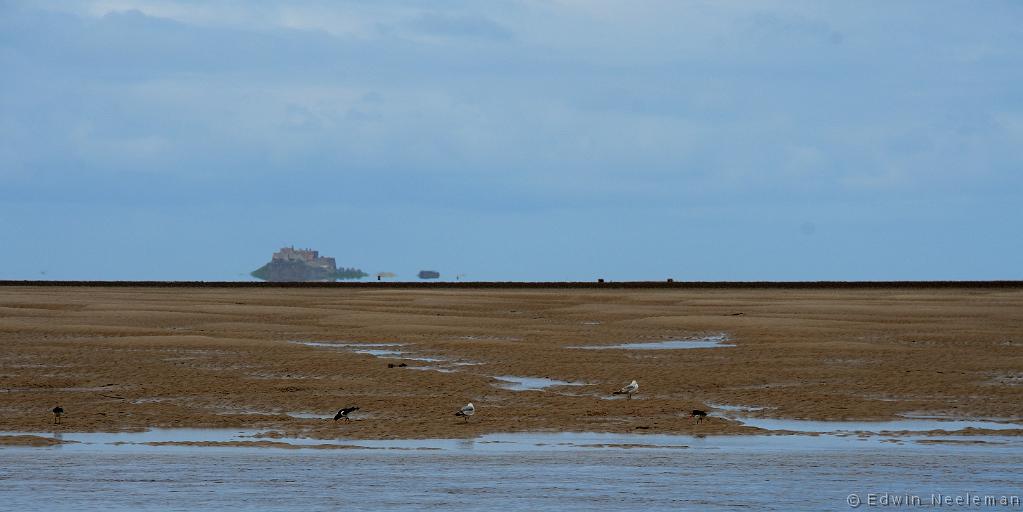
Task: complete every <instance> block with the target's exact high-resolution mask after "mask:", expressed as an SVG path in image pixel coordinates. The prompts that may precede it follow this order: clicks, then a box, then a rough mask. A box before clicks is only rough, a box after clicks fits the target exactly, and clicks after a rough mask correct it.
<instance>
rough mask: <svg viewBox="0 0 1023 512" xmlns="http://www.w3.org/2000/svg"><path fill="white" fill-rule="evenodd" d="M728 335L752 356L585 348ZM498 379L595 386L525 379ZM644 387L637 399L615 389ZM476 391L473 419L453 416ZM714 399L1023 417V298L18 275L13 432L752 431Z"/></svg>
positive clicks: (12, 317)
mask: <svg viewBox="0 0 1023 512" xmlns="http://www.w3.org/2000/svg"><path fill="white" fill-rule="evenodd" d="M736 313H742V315H736ZM721 335H723V336H725V337H726V338H727V340H728V341H727V343H729V344H733V345H735V346H733V347H726V348H707V349H692V350H644V351H638V350H635V351H634V350H583V349H578V348H572V347H577V346H581V345H612V344H619V343H623V342H632V341H637V342H639V341H643V342H650V341H661V340H670V339H684V338H697V337H703V336H721ZM296 341H311V342H322V343H378V344H379V343H393V344H402V345H400V346H391V347H367V348H368V349H370V350H390V351H400V352H403V353H404V355H405V356H407V357H419V358H427V359H441V361H422V360H412V359H409V360H401V359H384V358H380V357H377V356H374V355H372V354H360V353H355V352H353V350H352V348H351V347H330V346H308V345H303V344H299V343H295V342H296ZM401 362H405V363H406V364H408V365H410V367H407V368H388V367H387V365H388V363H394V364H398V363H401ZM470 363H478V364H470ZM422 367H431V368H434V367H436V368H439V369H441V370H445V371H436V370H431V369H422ZM417 368H419V369H417ZM495 376H518V377H544V378H550V379H556V380H560V381H566V382H571V383H573V384H577V385H572V386H561V387H553V388H548V389H546V390H544V391H514V390H511V389H506V388H504V387H500V386H501V385H502V384H504V385H507V384H508V383H507V382H504V383H502V382H501V381H498V380H495V379H494V377H495ZM632 379H636V380H638V381H639V383H640V386H641V388H640V393H639V394H638V395H637V396H636V397H635V399H633V400H624V399H609V398H610V395H609V392H610V391H612V390H614V389H617V388H619V387H621V386H623V385H625V384H627V383H628V382H629V381H630V380H632ZM470 400H471V401H473V402H474V403H475V404H476V406H477V410H478V413H477V415H476V416H475V417H474V418H472V420H471V421H470V422H469V423H463V421H462V420H461V419H459V418H455V417H454V416H453V415H452V414H453V412H454V411H455V410H457V408H458V407H460V406H461V405H463V404H464V403H465V402H467V401H470ZM58 403H59V404H61V405H62V406H63V407H64V408H65V409H66V410H67V414H66V415H65V417H64V424H63V425H60V426H53V425H51V424H50V423H51V421H52V417H51V416H50V414H49V410H50V409H51V408H52V407H53V406H54V405H56V404H58ZM713 404H724V405H741V406H755V407H765V408H766V409H764V410H761V411H759V412H755V413H752V414H759V415H763V416H769V417H783V418H785V417H787V418H805V419H818V420H825V419H835V420H839V419H840V420H854V419H893V418H896V417H897V416H898V415H899V414H907V413H918V414H932V415H943V416H950V417H956V418H1017V419H1018V418H1021V417H1023V289H1020V288H1011V287H1008V288H935V289H926V288H888V289H884V288H877V289H833V290H829V289H765V288H758V289H690V290H686V289H542V288H531V289H521V290H516V289H470V288H464V289H399V288H395V289H372V288H358V289H357V288H310V289H304V288H210V287H207V288H199V287H196V288H188V287H181V288H147V287H139V288H129V287H96V288H89V287H31V286H26V287H17V286H4V287H0V411H2V413H0V430H2V431H36V432H37V431H47V430H50V429H55V430H58V431H118V430H132V429H145V428H149V427H231V428H260V429H270V430H273V431H277V432H280V433H283V434H286V435H287V434H295V433H305V434H307V435H310V436H312V437H320V438H324V439H329V438H332V437H338V436H344V437H354V438H391V437H394V438H406V437H413V438H423V437H468V436H476V435H479V434H483V433H489V432H509V431H520V430H573V431H606V432H650V433H654V432H658V433H728V432H733V433H743V432H752V431H753V430H752V429H747V428H744V427H741V426H739V425H738V424H737V423H735V422H730V421H728V420H725V419H722V418H714V417H712V418H708V420H707V421H705V422H704V423H703V424H701V425H694V424H693V423H692V422H691V421H690V420H689V419H688V418H687V417H685V415H684V412H685V411H687V410H690V409H693V408H700V409H705V410H713V409H714V405H713ZM346 405H358V406H359V407H360V408H361V410H360V411H358V413H357V414H356V415H354V416H353V417H354V418H355V421H352V422H351V423H334V422H333V421H331V420H330V418H331V417H332V416H333V413H334V412H336V411H337V409H338V408H340V407H341V406H346ZM289 413H290V415H289ZM317 416H319V417H317Z"/></svg>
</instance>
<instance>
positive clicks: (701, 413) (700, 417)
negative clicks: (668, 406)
mask: <svg viewBox="0 0 1023 512" xmlns="http://www.w3.org/2000/svg"><path fill="white" fill-rule="evenodd" d="M689 417H690V418H696V422H697V423H701V422H702V421H703V418H706V417H707V411H701V410H699V409H693V412H691V413H689Z"/></svg>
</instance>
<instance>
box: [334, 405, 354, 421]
mask: <svg viewBox="0 0 1023 512" xmlns="http://www.w3.org/2000/svg"><path fill="white" fill-rule="evenodd" d="M358 410H359V408H358V407H345V408H344V409H341V410H340V411H338V412H337V414H336V415H335V416H334V421H337V420H340V419H344V420H345V421H352V419H351V418H349V417H348V415H349V414H351V413H352V412H355V411H358Z"/></svg>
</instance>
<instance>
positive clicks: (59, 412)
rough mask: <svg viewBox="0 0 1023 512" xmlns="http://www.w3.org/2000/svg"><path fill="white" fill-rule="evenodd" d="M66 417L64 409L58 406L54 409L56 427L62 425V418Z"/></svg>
mask: <svg viewBox="0 0 1023 512" xmlns="http://www.w3.org/2000/svg"><path fill="white" fill-rule="evenodd" d="M63 415H64V408H63V407H61V406H59V405H58V406H57V407H54V408H53V423H54V424H55V425H56V424H58V423H60V417H61V416H63Z"/></svg>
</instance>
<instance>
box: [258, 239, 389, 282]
mask: <svg viewBox="0 0 1023 512" xmlns="http://www.w3.org/2000/svg"><path fill="white" fill-rule="evenodd" d="M251 275H252V277H255V278H257V279H262V280H264V281H271V282H305V281H334V280H337V279H362V278H363V277H366V276H368V275H369V274H367V273H365V272H363V271H362V270H359V269H357V268H354V267H353V268H338V267H337V263H336V262H335V261H334V258H330V257H326V256H320V252H319V251H314V250H312V249H295V248H294V247H282V248H281V250H280V251H277V252H275V253H274V254H273V257H272V258H271V259H270V263H267V264H266V265H263V266H262V267H259V268H257V269H256V270H253V271H252V273H251Z"/></svg>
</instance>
